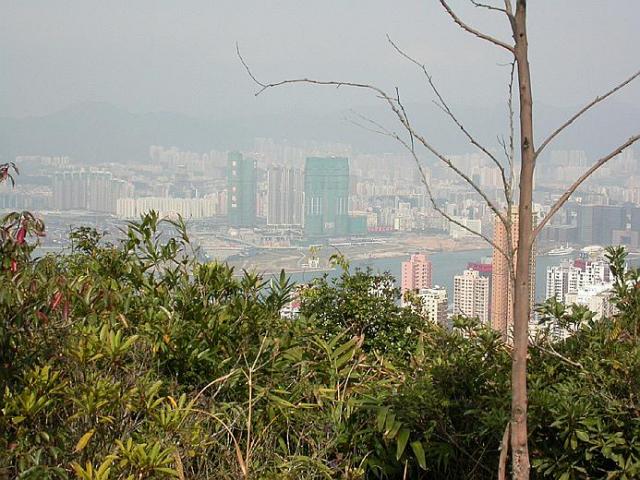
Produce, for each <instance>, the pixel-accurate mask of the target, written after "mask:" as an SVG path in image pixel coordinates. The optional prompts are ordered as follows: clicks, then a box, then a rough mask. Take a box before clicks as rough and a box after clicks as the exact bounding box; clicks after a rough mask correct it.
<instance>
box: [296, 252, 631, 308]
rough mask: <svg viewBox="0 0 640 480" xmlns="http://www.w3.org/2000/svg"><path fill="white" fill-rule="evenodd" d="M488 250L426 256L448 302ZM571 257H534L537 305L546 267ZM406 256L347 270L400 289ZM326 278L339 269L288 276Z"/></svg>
mask: <svg viewBox="0 0 640 480" xmlns="http://www.w3.org/2000/svg"><path fill="white" fill-rule="evenodd" d="M491 255H492V250H491V249H481V250H468V251H467V250H464V251H457V252H435V253H430V254H429V259H430V260H431V263H432V282H433V285H434V286H435V285H438V286H441V287H444V288H445V289H446V290H447V296H448V298H449V301H450V302H452V301H453V277H454V276H455V275H460V274H461V273H462V272H463V271H464V270H465V269H466V268H467V264H469V263H470V262H480V261H481V259H482V258H483V257H491ZM572 258H574V257H573V256H570V255H567V256H548V255H538V256H537V257H536V302H543V301H544V300H545V298H544V297H545V293H546V282H547V267H550V266H553V265H559V264H560V263H561V262H562V261H563V260H568V259H572ZM408 259H409V257H408V256H407V255H402V256H399V257H389V258H377V259H367V260H354V261H351V262H350V270H352V271H355V270H356V269H366V268H367V267H370V268H371V269H372V270H373V271H374V272H376V273H383V272H389V273H390V274H391V275H393V277H394V278H395V281H396V285H398V286H399V282H400V271H401V266H402V262H403V261H405V260H408ZM639 261H640V259H638V258H634V259H632V260H630V263H631V264H635V265H637V264H638V263H639ZM325 274H326V275H327V276H328V277H329V278H335V277H337V276H338V275H340V271H339V270H338V269H336V270H331V271H328V272H322V271H306V272H297V273H292V274H290V278H291V280H293V281H294V282H296V283H308V282H310V281H311V280H312V279H313V278H316V277H321V276H322V275H325Z"/></svg>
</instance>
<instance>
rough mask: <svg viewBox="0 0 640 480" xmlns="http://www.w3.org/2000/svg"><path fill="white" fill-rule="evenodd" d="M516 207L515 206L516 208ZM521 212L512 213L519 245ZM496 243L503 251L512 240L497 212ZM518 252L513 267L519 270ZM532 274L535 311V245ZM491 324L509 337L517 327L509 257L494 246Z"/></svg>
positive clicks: (513, 234)
mask: <svg viewBox="0 0 640 480" xmlns="http://www.w3.org/2000/svg"><path fill="white" fill-rule="evenodd" d="M515 208H516V207H514V210H515ZM518 224H519V222H518V212H517V211H514V212H512V214H511V240H512V247H511V248H514V249H515V248H516V247H517V245H518ZM493 241H494V243H495V244H496V245H497V246H498V247H500V249H501V250H502V251H506V250H508V249H509V248H510V247H509V242H508V237H507V229H506V228H505V226H504V225H503V223H502V221H500V219H499V218H498V217H497V216H496V217H495V220H494V233H493ZM516 262H517V256H516V255H514V258H513V270H514V271H515V267H516ZM530 262H531V268H530V271H531V277H530V280H529V302H530V304H531V311H533V304H534V300H535V285H536V281H535V280H536V256H535V247H534V251H533V254H532V255H531V260H530ZM491 284H492V285H491V287H492V288H491V327H492V328H493V329H494V330H496V331H498V332H500V333H501V334H502V336H503V338H505V339H508V338H510V337H511V335H512V330H513V291H512V287H511V276H510V273H509V261H508V260H507V258H506V257H505V256H504V255H503V254H502V253H501V252H500V251H499V250H497V249H495V248H494V249H493V270H492V274H491Z"/></svg>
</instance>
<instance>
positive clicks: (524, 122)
mask: <svg viewBox="0 0 640 480" xmlns="http://www.w3.org/2000/svg"><path fill="white" fill-rule="evenodd" d="M438 1H439V3H440V4H441V6H442V7H443V9H444V10H445V12H446V13H447V14H448V15H449V17H451V19H452V20H453V21H454V22H455V23H456V24H457V25H458V26H459V27H460V28H462V29H463V30H464V31H466V32H468V33H470V34H471V35H474V36H475V37H477V38H479V39H481V40H484V41H486V42H489V43H491V44H492V45H494V46H496V47H498V48H501V49H503V50H504V51H506V52H507V53H508V55H509V57H510V58H511V62H510V65H511V75H510V81H509V94H508V107H509V139H508V141H505V140H504V139H500V140H499V141H500V144H501V146H502V147H503V151H504V154H505V157H506V161H507V165H506V166H505V165H504V164H503V162H501V161H500V160H499V159H498V158H497V157H496V155H494V154H493V153H492V152H491V151H490V150H489V149H488V148H486V147H484V146H483V145H482V144H481V143H480V142H479V141H478V140H477V139H476V137H475V136H473V134H472V133H471V132H470V130H469V129H468V128H467V127H466V126H465V125H464V124H463V123H462V122H461V121H460V120H459V119H458V117H457V116H456V115H455V114H454V112H453V110H452V108H451V107H450V106H449V104H448V103H447V102H446V101H445V99H444V98H443V96H442V94H441V93H440V91H439V90H438V88H437V87H436V85H435V83H434V81H433V78H432V76H431V75H430V73H429V72H428V70H427V68H426V66H425V65H424V64H422V63H420V62H419V61H417V60H416V59H415V58H413V57H411V56H410V55H409V54H407V53H406V52H404V51H403V50H402V49H400V47H398V46H397V45H396V44H395V43H394V42H393V41H392V40H391V39H390V38H388V41H389V42H390V44H391V46H392V47H393V48H394V49H395V50H396V51H397V52H398V53H399V54H400V55H401V56H402V57H404V58H405V59H407V60H409V61H410V62H412V63H414V64H415V65H416V66H417V67H418V68H419V69H420V70H421V71H422V73H423V74H424V76H425V79H426V81H427V84H428V86H429V88H430V89H431V90H432V92H433V93H434V95H435V97H436V100H435V103H436V105H437V106H438V107H439V108H440V109H441V110H442V111H443V112H444V114H445V115H446V116H447V117H448V118H449V119H450V120H451V121H452V122H453V123H454V124H455V125H456V126H457V127H458V128H459V129H460V131H461V133H462V134H463V135H464V136H465V137H466V138H467V140H468V141H469V142H470V143H471V144H472V145H473V146H474V147H475V148H477V149H478V150H479V151H480V152H481V153H482V154H483V155H485V156H486V157H487V158H488V159H489V160H490V161H491V162H493V163H494V164H495V165H496V166H497V168H498V169H499V170H500V173H501V179H502V184H503V192H504V200H505V202H504V203H505V204H506V211H505V209H503V208H502V206H501V205H499V204H496V203H495V202H494V201H493V200H491V198H490V197H489V195H488V194H487V193H486V192H484V191H483V190H482V189H481V188H480V186H479V185H477V184H476V183H474V182H473V180H472V179H471V178H470V177H469V176H468V175H467V174H466V173H465V172H463V171H462V170H461V169H460V168H458V167H457V166H456V165H455V164H454V163H453V162H452V161H451V160H450V159H449V158H447V157H446V156H445V155H444V154H443V153H442V152H440V151H439V150H438V149H437V148H436V147H435V146H434V144H433V143H432V142H431V140H429V139H427V137H426V136H424V135H423V134H421V133H420V132H419V131H417V130H416V129H415V128H414V127H413V124H412V123H411V121H410V118H409V115H408V113H407V110H406V108H405V106H404V104H403V103H402V101H401V99H400V93H399V91H398V89H396V90H395V91H394V92H392V93H389V92H386V91H384V90H383V89H381V88H379V87H377V86H375V85H372V84H367V83H356V82H347V81H337V80H317V79H311V78H296V79H288V80H281V81H278V82H273V83H265V82H262V81H260V80H258V78H257V77H256V76H255V75H254V74H253V72H252V71H251V69H250V68H249V66H248V64H247V63H246V61H245V60H244V58H243V57H242V55H241V54H240V50H239V48H237V54H238V57H239V58H240V61H241V62H242V64H243V65H244V67H245V69H246V70H247V73H248V74H249V76H250V77H251V78H252V79H253V81H254V82H255V83H256V84H257V85H258V86H259V89H258V91H257V92H256V95H260V94H261V93H263V92H264V91H265V90H268V89H271V88H274V87H278V86H283V85H290V84H297V83H305V84H313V85H325V86H334V87H343V86H344V87H350V88H357V89H363V90H368V91H370V92H372V93H373V94H375V95H376V96H377V97H378V98H379V99H381V100H382V101H383V102H384V103H385V104H386V105H387V106H388V107H389V109H390V110H391V112H392V113H393V115H394V116H395V118H396V119H397V120H398V122H399V124H400V126H401V127H402V130H401V132H402V133H398V132H395V131H392V130H389V129H387V128H385V127H384V126H382V125H381V124H380V123H378V122H375V121H374V120H371V119H368V118H365V117H363V116H359V120H361V121H362V123H361V126H363V127H364V128H367V129H369V130H372V131H374V132H376V133H379V134H382V135H386V136H389V137H391V138H393V139H394V140H396V141H397V142H399V143H400V144H401V145H402V146H403V147H404V148H405V149H406V150H407V151H408V152H409V153H410V154H411V156H412V157H413V159H414V160H415V162H416V164H417V167H418V169H419V172H420V174H421V178H422V182H423V184H424V185H425V188H426V190H427V194H428V196H429V198H430V200H431V204H432V206H433V208H434V209H435V210H436V211H438V212H439V213H440V214H441V215H443V216H444V217H445V218H446V219H447V220H449V221H450V222H451V223H454V224H456V225H458V226H460V227H461V228H463V229H464V230H467V231H468V232H470V233H473V234H474V235H477V236H479V237H480V238H482V239H484V240H485V241H486V242H487V243H489V244H490V245H491V246H493V248H494V249H496V251H498V252H499V253H500V254H502V255H504V256H505V257H506V258H507V261H508V265H509V269H510V279H511V286H512V292H513V297H512V298H513V300H512V301H513V312H514V314H513V349H512V356H511V358H512V373H511V392H512V401H511V420H510V422H509V424H507V425H506V427H505V432H504V435H503V438H502V442H501V444H500V449H501V454H500V464H499V465H498V477H499V478H504V477H505V475H506V465H505V464H506V461H507V457H508V454H507V448H508V446H509V445H510V447H511V475H512V478H513V479H518V480H524V479H528V478H529V472H530V463H529V451H528V440H527V437H528V430H527V407H528V401H527V352H528V347H529V331H528V329H529V319H530V317H531V305H530V292H531V287H532V286H531V273H532V272H531V256H532V255H533V246H534V242H535V239H536V237H537V235H538V234H539V233H540V232H541V230H542V229H543V228H544V226H545V225H546V224H547V222H548V221H549V220H550V218H551V217H552V216H553V215H554V214H555V213H556V212H557V211H558V210H559V209H560V208H562V206H563V205H564V204H565V202H566V201H567V200H568V199H569V197H570V196H571V195H572V194H573V193H574V192H575V190H576V189H577V188H578V187H579V186H580V185H581V184H582V183H583V182H584V181H585V180H586V179H587V178H589V176H590V175H591V174H593V173H594V172H595V171H596V170H598V169H599V168H600V167H602V166H603V165H605V164H606V163H607V162H608V161H609V160H611V159H612V158H614V157H616V156H617V155H618V154H619V153H621V152H622V151H624V150H625V149H626V148H628V147H630V146H631V145H633V144H634V143H635V142H636V141H638V140H639V139H640V133H638V134H636V135H634V136H632V137H631V138H629V139H628V140H626V141H625V142H623V143H621V144H620V145H619V146H617V147H616V148H614V149H613V150H612V151H611V152H610V153H608V154H607V155H604V156H603V157H602V158H600V159H599V160H597V161H596V162H594V164H593V165H592V166H591V167H590V168H588V169H587V170H586V171H585V172H584V174H582V175H581V176H580V177H579V178H578V179H576V181H575V182H573V184H571V185H570V186H569V187H568V188H567V190H566V191H565V192H564V193H563V195H561V196H560V198H559V199H558V200H557V201H556V202H555V204H553V205H552V207H551V209H550V211H549V213H548V214H547V216H545V217H544V218H543V219H542V220H541V221H540V222H539V223H538V224H537V225H534V219H533V211H532V206H533V205H532V204H533V178H534V172H535V166H536V161H537V160H538V158H539V157H540V154H541V153H542V152H543V151H544V149H545V148H546V147H547V146H548V145H549V144H550V143H551V142H552V141H553V140H554V139H555V138H556V137H557V136H558V135H560V134H561V133H562V132H563V131H564V130H565V129H566V128H568V127H569V126H571V125H572V124H573V123H574V122H575V121H576V120H578V119H579V118H580V117H581V116H582V115H584V114H585V113H586V112H587V111H589V110H590V109H591V108H593V107H594V106H596V105H597V104H599V103H600V102H602V101H603V100H605V99H606V98H608V97H610V96H611V95H613V94H615V93H616V92H618V91H619V90H620V89H622V88H624V87H625V86H627V85H628V84H630V83H631V82H632V81H633V80H635V79H636V78H638V77H639V76H640V71H638V72H635V73H634V74H633V75H631V76H630V77H628V78H627V79H625V80H624V81H623V82H621V83H620V84H618V85H616V86H615V87H614V88H612V89H611V90H609V91H608V92H606V93H605V94H603V95H601V96H598V97H596V98H595V99H594V100H593V101H591V102H589V103H588V104H586V105H585V106H584V107H583V108H581V109H580V110H579V111H578V112H577V113H576V114H575V115H573V116H572V117H570V118H569V119H568V120H567V121H565V122H564V123H563V124H561V125H560V126H559V127H558V128H556V129H555V130H554V131H553V132H552V133H551V134H549V136H548V137H547V138H546V139H544V140H543V141H542V142H541V143H540V146H539V147H537V148H536V147H535V143H534V132H533V94H532V87H531V68H530V65H529V41H528V36H527V1H526V0H502V2H501V3H502V6H497V5H496V4H490V3H482V2H479V1H476V0H470V2H471V3H472V4H473V5H474V6H476V7H478V8H484V9H488V10H490V11H493V12H496V13H497V14H499V15H503V16H504V17H505V19H506V20H507V21H508V24H509V27H510V30H511V33H512V37H513V38H512V41H506V40H501V39H499V38H497V37H495V36H492V35H489V34H487V33H485V32H482V31H480V30H478V29H476V28H475V27H473V26H471V25H469V24H468V23H466V22H465V21H464V20H463V19H461V18H460V17H459V16H458V14H457V13H456V12H455V11H454V10H453V9H452V8H451V7H450V6H449V4H448V0H438ZM494 1H496V2H497V1H498V0H494ZM514 2H515V5H514ZM514 7H515V8H514ZM515 78H517V86H518V92H517V100H518V103H519V110H518V114H517V117H518V118H517V119H516V118H515V117H516V114H515V108H514V84H515ZM516 120H517V122H518V124H519V129H520V131H519V143H520V145H519V146H520V152H519V153H520V155H519V162H518V161H517V158H516V154H515V151H516V147H515V142H516V140H515V122H516ZM418 145H419V146H420V147H422V148H424V149H426V151H428V152H429V153H431V154H432V155H434V156H435V157H436V158H437V159H438V160H439V161H440V162H442V163H443V164H444V165H445V166H446V167H448V168H450V169H451V170H453V171H454V172H455V173H456V174H457V175H458V176H459V177H460V178H461V179H462V180H463V181H464V182H466V183H467V184H468V185H469V186H470V187H471V188H472V189H473V190H474V191H475V192H476V193H477V194H478V195H479V196H480V197H481V198H482V199H483V200H484V201H485V202H486V204H487V205H488V207H489V208H490V209H491V210H492V211H493V213H494V214H495V215H496V217H497V218H498V219H499V221H500V222H501V224H502V225H503V226H504V228H505V230H506V233H507V245H508V248H507V249H506V250H505V249H504V248H502V247H501V246H500V245H497V244H496V243H495V242H494V241H493V239H491V238H488V237H487V236H486V235H484V234H482V233H481V232H479V231H475V230H473V229H471V228H469V227H467V226H466V225H464V224H462V223H461V222H459V221H458V220H456V219H455V218H452V217H451V216H450V215H448V214H447V213H446V212H445V211H444V210H442V209H441V208H439V206H438V205H437V203H436V201H435V198H434V196H433V194H432V190H431V186H430V185H429V182H428V179H427V177H426V175H425V173H424V170H423V168H422V164H421V162H420V159H419V157H418V153H417V149H416V146H418ZM518 164H519V174H518V175H517V178H518V182H519V183H518V199H517V207H516V202H515V201H514V193H515V190H516V189H515V179H516V175H515V169H516V165H518ZM515 208H517V214H518V233H517V241H516V242H514V241H513V240H514V239H512V238H511V229H512V228H511V227H512V222H513V218H512V212H513V213H515V210H514V209H515ZM514 263H515V266H514Z"/></svg>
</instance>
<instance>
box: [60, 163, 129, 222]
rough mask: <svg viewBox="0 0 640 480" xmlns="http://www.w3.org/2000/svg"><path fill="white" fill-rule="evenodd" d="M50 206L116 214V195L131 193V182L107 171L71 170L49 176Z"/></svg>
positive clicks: (122, 196) (118, 197)
mask: <svg viewBox="0 0 640 480" xmlns="http://www.w3.org/2000/svg"><path fill="white" fill-rule="evenodd" d="M52 186H53V207H54V208H57V209H59V210H90V211H93V212H106V213H116V210H117V202H118V199H120V198H125V197H131V196H133V185H132V184H131V183H129V182H127V181H125V180H119V179H114V178H113V175H112V174H111V172H106V171H86V170H75V171H68V172H60V173H56V174H54V175H53V179H52Z"/></svg>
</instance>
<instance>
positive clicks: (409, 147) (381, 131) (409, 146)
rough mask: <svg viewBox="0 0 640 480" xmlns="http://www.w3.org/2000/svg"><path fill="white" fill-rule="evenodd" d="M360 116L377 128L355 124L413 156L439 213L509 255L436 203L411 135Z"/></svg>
mask: <svg viewBox="0 0 640 480" xmlns="http://www.w3.org/2000/svg"><path fill="white" fill-rule="evenodd" d="M354 113H355V114H356V115H357V116H358V117H360V118H361V119H362V120H364V121H366V122H368V123H370V124H372V125H374V126H375V127H377V128H375V129H374V128H369V127H366V126H363V125H361V124H359V123H355V122H354V124H355V125H357V126H359V127H361V128H364V129H365V130H369V131H371V132H373V133H377V134H380V135H385V136H388V137H391V138H393V139H394V140H396V141H397V142H398V143H400V144H401V145H402V146H403V147H404V148H405V149H406V150H407V151H408V152H409V153H410V154H411V156H412V157H413V159H414V161H415V163H416V166H417V168H418V172H419V173H420V179H421V181H422V184H423V185H424V186H425V189H426V190H427V196H428V197H429V201H430V202H431V206H432V207H433V209H434V210H435V211H436V212H437V213H439V214H440V215H441V216H442V217H444V218H445V219H446V220H448V221H449V222H451V223H453V224H455V225H457V226H459V227H460V228H462V229H463V230H465V231H467V232H469V233H471V234H473V235H475V236H477V237H480V238H481V239H483V240H484V241H485V242H487V243H488V244H489V245H491V246H492V247H493V248H495V249H496V250H498V251H499V252H500V253H501V254H502V255H504V256H505V257H506V258H509V257H508V254H507V252H505V251H504V250H503V249H502V248H501V247H499V246H498V245H497V244H496V243H495V242H494V241H493V240H491V239H490V238H489V237H487V236H486V235H484V234H482V233H481V232H478V231H477V230H474V229H472V228H470V227H468V226H467V225H465V224H463V223H462V222H460V221H459V220H456V219H455V218H453V217H452V216H451V215H449V214H448V213H446V212H445V211H444V210H442V209H441V208H440V207H439V206H438V204H437V203H436V200H435V197H434V196H433V192H432V191H431V186H430V185H429V180H428V179H427V176H426V174H425V172H424V169H423V168H422V163H421V162H420V159H419V157H418V155H417V153H416V150H415V143H414V142H413V138H412V137H411V140H410V142H411V143H409V142H407V141H406V140H405V139H403V138H402V137H400V135H398V133H396V132H392V131H390V130H388V129H387V128H386V127H384V126H383V125H381V124H380V123H378V122H376V121H375V120H372V119H370V118H367V117H365V116H363V115H361V114H359V113H357V112H354ZM409 134H410V135H411V132H409Z"/></svg>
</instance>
